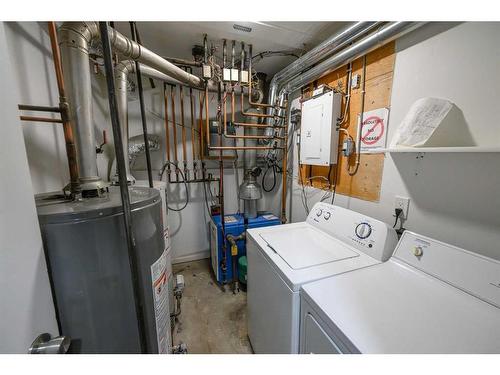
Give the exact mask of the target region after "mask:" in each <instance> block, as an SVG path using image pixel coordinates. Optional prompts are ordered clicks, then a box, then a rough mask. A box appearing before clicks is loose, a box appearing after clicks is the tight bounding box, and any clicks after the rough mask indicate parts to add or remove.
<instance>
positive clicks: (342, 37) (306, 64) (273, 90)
mask: <svg viewBox="0 0 500 375" xmlns="http://www.w3.org/2000/svg"><path fill="white" fill-rule="evenodd" d="M381 24H382V22H356V23H353V24H350V25H348V26H347V27H346V28H344V29H342V30H340V31H339V32H337V33H335V34H333V35H332V36H331V37H329V38H328V39H326V40H324V41H323V42H321V43H320V44H318V45H317V46H316V47H314V48H313V49H312V50H310V51H309V52H307V53H306V54H305V55H303V56H301V57H300V58H299V59H297V60H295V61H294V62H293V63H291V64H290V65H288V66H287V67H286V68H284V69H283V70H281V71H279V72H278V73H276V74H275V75H274V77H273V78H272V80H271V83H270V85H269V95H268V103H269V104H276V99H277V98H276V95H277V94H278V92H279V89H280V88H281V87H282V86H283V84H285V83H286V82H287V81H289V80H290V79H291V78H293V77H294V76H296V75H298V74H300V73H302V72H303V71H305V70H307V69H309V68H310V67H311V66H313V65H314V64H317V63H319V62H320V61H322V60H323V59H325V58H327V57H328V56H331V55H332V54H334V53H335V52H337V51H339V50H340V49H342V48H344V47H345V46H347V45H348V44H350V43H352V42H354V41H355V40H357V39H359V38H361V37H362V36H364V35H366V34H367V33H368V32H370V31H372V30H373V29H374V28H375V27H376V26H379V25H381ZM271 113H272V108H271V109H270V112H269V114H271ZM269 120H271V119H269ZM270 131H271V132H272V129H270Z"/></svg>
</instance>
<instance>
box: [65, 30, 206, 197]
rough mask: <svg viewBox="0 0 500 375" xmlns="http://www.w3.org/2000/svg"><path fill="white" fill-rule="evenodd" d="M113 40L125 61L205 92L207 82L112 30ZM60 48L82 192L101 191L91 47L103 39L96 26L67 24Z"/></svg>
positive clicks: (112, 42) (111, 39)
mask: <svg viewBox="0 0 500 375" xmlns="http://www.w3.org/2000/svg"><path fill="white" fill-rule="evenodd" d="M108 35H109V40H110V43H111V45H112V46H113V49H114V51H115V52H117V53H119V54H120V55H122V56H123V57H125V58H129V59H132V60H136V61H139V62H140V63H142V64H144V65H147V66H150V67H152V68H154V69H157V70H158V71H160V72H161V73H163V74H166V75H168V76H169V77H171V78H173V79H176V80H178V81H180V82H182V83H183V84H186V85H188V86H191V87H194V88H200V89H202V88H204V81H203V80H202V79H201V78H199V77H197V76H195V75H193V74H189V73H187V72H186V71H184V70H182V69H181V68H179V67H177V66H175V65H174V64H172V63H170V62H168V61H167V60H165V59H164V58H162V57H161V56H159V55H157V54H155V53H154V52H152V51H150V50H148V49H147V48H144V47H142V46H141V45H139V44H138V43H136V42H133V41H131V40H130V39H128V38H126V37H125V36H123V35H122V34H120V33H119V32H118V31H116V30H114V29H112V28H109V31H108ZM59 37H60V38H59V45H60V48H61V56H62V62H63V72H64V79H65V81H66V82H67V91H68V102H69V105H70V110H69V117H70V121H71V122H72V124H73V131H74V133H75V134H76V149H77V159H78V168H79V174H80V183H81V188H82V191H84V192H85V191H100V190H101V189H102V188H103V187H105V185H106V184H105V183H104V182H103V181H101V179H100V177H99V175H98V172H97V159H96V152H95V151H96V149H95V132H94V125H93V119H92V91H91V78H90V68H89V60H88V54H89V46H90V43H91V41H92V40H93V39H95V38H99V37H100V34H99V28H98V25H97V23H96V22H65V23H64V24H63V25H62V26H61V27H60V28H59Z"/></svg>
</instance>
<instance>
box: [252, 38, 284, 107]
mask: <svg viewBox="0 0 500 375" xmlns="http://www.w3.org/2000/svg"><path fill="white" fill-rule="evenodd" d="M252 48H253V45H252V44H249V45H248V54H249V55H250V59H249V61H248V104H249V105H250V106H252V107H261V108H271V107H275V104H266V103H255V102H252ZM278 108H279V109H284V108H283V107H278Z"/></svg>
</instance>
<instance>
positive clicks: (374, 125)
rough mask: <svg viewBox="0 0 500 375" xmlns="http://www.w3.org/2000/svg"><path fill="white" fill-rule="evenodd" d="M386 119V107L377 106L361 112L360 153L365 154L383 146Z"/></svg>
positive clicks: (385, 134) (385, 136) (385, 137)
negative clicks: (371, 109)
mask: <svg viewBox="0 0 500 375" xmlns="http://www.w3.org/2000/svg"><path fill="white" fill-rule="evenodd" d="M388 120H389V109H388V108H379V109H374V110H373V111H368V112H365V113H363V124H362V125H361V153H365V154H366V153H370V152H375V151H377V150H378V149H383V148H385V145H386V140H387V122H388Z"/></svg>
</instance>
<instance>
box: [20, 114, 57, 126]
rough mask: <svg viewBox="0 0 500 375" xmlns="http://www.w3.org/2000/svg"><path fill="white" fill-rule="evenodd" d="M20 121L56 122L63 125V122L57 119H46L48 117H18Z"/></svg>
mask: <svg viewBox="0 0 500 375" xmlns="http://www.w3.org/2000/svg"><path fill="white" fill-rule="evenodd" d="M19 118H20V119H21V121H33V122H56V123H59V124H64V122H63V120H61V119H59V118H48V117H36V116H19Z"/></svg>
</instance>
